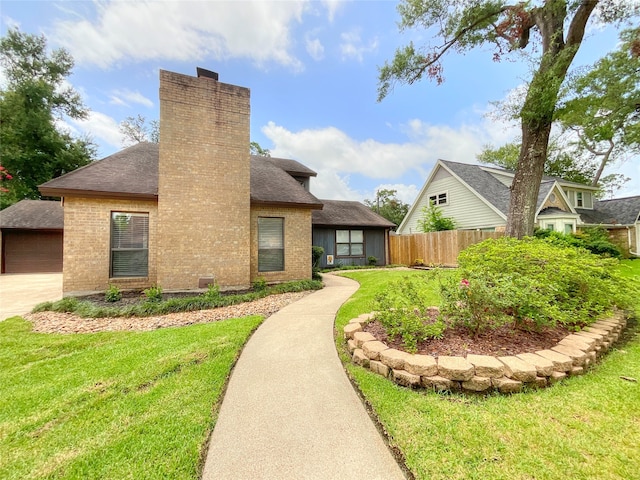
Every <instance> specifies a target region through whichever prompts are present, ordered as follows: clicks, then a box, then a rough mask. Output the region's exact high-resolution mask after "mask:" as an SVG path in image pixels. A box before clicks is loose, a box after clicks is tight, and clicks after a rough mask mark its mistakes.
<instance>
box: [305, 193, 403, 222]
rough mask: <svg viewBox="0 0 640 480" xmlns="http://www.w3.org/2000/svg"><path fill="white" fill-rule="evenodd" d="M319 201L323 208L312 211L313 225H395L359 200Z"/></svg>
mask: <svg viewBox="0 0 640 480" xmlns="http://www.w3.org/2000/svg"><path fill="white" fill-rule="evenodd" d="M320 201H321V202H322V203H323V204H324V208H323V209H322V210H315V211H314V212H313V214H312V215H313V217H312V223H313V225H314V226H325V227H377V228H392V227H394V226H395V224H394V223H393V222H390V221H389V220H387V219H386V218H384V217H382V216H380V215H378V214H377V213H376V212H374V211H373V210H371V209H370V208H369V207H367V206H365V205H363V204H362V203H360V202H353V201H344V200H320Z"/></svg>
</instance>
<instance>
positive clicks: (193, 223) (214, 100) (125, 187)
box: [40, 70, 322, 293]
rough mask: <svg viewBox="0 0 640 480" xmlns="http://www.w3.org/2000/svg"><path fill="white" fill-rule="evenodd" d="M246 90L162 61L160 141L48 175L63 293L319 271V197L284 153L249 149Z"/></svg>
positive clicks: (245, 282)
mask: <svg viewBox="0 0 640 480" xmlns="http://www.w3.org/2000/svg"><path fill="white" fill-rule="evenodd" d="M249 97H250V94H249V90H248V89H247V88H243V87H238V86H235V85H228V84H225V83H222V82H219V81H218V80H217V76H216V75H215V74H212V72H206V71H202V70H199V71H198V77H191V76H187V75H182V74H178V73H173V72H168V71H161V72H160V137H161V139H162V141H161V142H160V144H149V143H141V144H138V145H135V146H133V147H130V148H128V149H125V150H123V151H120V152H118V153H116V154H114V155H111V156H109V157H107V158H105V159H103V160H101V161H98V162H94V163H92V164H90V165H88V166H86V167H83V168H80V169H78V170H75V171H73V172H70V173H68V174H66V175H64V176H62V177H59V178H56V179H53V180H51V181H49V182H47V183H45V184H43V185H41V186H40V191H41V193H42V194H43V195H45V196H55V197H62V199H63V200H62V204H63V210H64V263H63V269H64V270H63V274H64V275H63V291H64V292H65V293H78V292H83V291H95V290H104V289H105V288H106V286H107V284H109V283H112V284H115V285H118V286H119V287H121V288H142V287H148V286H150V285H152V284H158V285H161V286H162V287H163V288H165V289H167V290H182V289H194V288H199V287H203V286H205V285H206V284H207V283H211V282H212V281H216V282H217V283H218V284H219V285H220V286H221V287H223V288H246V287H247V286H249V285H250V284H251V282H252V280H255V279H256V278H258V277H264V278H265V279H266V280H267V281H269V282H272V281H273V282H276V281H285V280H294V279H301V278H309V277H310V276H311V255H310V252H311V212H312V210H314V209H320V208H322V203H321V202H320V201H319V200H318V199H316V198H315V197H314V196H313V195H311V193H309V192H308V191H307V190H306V189H305V188H304V186H303V185H302V184H301V183H300V182H298V181H297V180H296V179H295V178H294V177H293V176H292V175H290V174H288V173H287V172H286V171H285V170H283V169H282V168H281V167H280V166H278V164H277V160H270V159H266V158H265V159H263V158H253V159H252V158H251V156H250V155H249V152H248V145H249V141H250V140H249V115H250V113H249V112H250V105H249ZM296 163H297V162H296ZM299 170H302V172H297V173H298V174H299V175H300V174H302V176H304V175H305V169H304V168H300V169H299ZM307 170H308V169H307ZM306 175H307V177H308V176H310V173H309V172H306Z"/></svg>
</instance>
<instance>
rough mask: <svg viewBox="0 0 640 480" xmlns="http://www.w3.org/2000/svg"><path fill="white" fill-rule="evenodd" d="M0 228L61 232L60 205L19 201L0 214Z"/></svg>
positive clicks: (46, 202)
mask: <svg viewBox="0 0 640 480" xmlns="http://www.w3.org/2000/svg"><path fill="white" fill-rule="evenodd" d="M0 228H19V229H23V230H62V229H63V228H64V213H63V210H62V204H61V203H60V202H52V201H44V200H21V201H19V202H18V203H15V204H13V205H11V206H10V207H7V208H5V209H4V210H2V211H1V212H0Z"/></svg>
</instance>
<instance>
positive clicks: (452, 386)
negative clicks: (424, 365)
mask: <svg viewBox="0 0 640 480" xmlns="http://www.w3.org/2000/svg"><path fill="white" fill-rule="evenodd" d="M420 385H422V386H423V387H424V388H429V389H432V390H435V391H436V392H446V391H456V390H459V389H460V384H459V383H458V382H454V381H453V380H449V379H448V378H445V377H441V376H439V375H435V376H433V377H420Z"/></svg>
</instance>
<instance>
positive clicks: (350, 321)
mask: <svg viewBox="0 0 640 480" xmlns="http://www.w3.org/2000/svg"><path fill="white" fill-rule="evenodd" d="M352 323H357V324H358V325H361V326H363V327H364V326H365V325H366V324H367V321H366V320H363V319H362V318H360V317H356V318H352V319H351V320H349V325H350V324H352Z"/></svg>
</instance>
